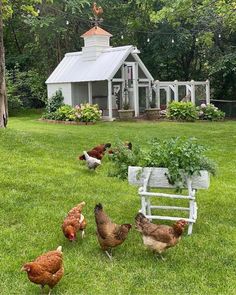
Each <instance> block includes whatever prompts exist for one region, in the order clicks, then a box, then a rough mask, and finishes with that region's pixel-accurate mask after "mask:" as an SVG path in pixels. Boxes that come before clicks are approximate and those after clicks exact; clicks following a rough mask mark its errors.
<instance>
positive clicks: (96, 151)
mask: <svg viewBox="0 0 236 295" xmlns="http://www.w3.org/2000/svg"><path fill="white" fill-rule="evenodd" d="M110 147H111V144H110V143H105V144H100V145H98V146H95V147H94V148H93V149H91V150H90V151H87V153H88V155H89V156H90V157H93V158H96V159H98V160H101V159H102V158H103V156H104V153H105V152H106V149H107V148H110ZM79 159H80V160H85V155H81V156H79Z"/></svg>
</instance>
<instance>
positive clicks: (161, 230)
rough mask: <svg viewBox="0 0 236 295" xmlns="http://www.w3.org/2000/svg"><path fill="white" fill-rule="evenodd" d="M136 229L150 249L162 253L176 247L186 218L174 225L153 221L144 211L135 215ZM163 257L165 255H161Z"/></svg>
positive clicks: (185, 223)
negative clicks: (159, 223)
mask: <svg viewBox="0 0 236 295" xmlns="http://www.w3.org/2000/svg"><path fill="white" fill-rule="evenodd" d="M135 223H136V229H137V230H138V231H139V232H140V233H141V234H142V237H143V243H144V245H145V246H147V247H148V248H149V249H151V250H153V251H155V252H157V253H159V254H160V256H161V253H162V252H164V251H165V250H166V249H168V248H170V247H174V246H175V245H176V244H177V243H178V242H179V241H180V239H181V235H182V234H183V232H184V228H185V226H186V225H187V224H188V223H187V222H186V221H185V220H178V221H177V222H176V223H174V224H173V225H172V226H168V225H158V224H154V223H151V222H150V221H149V220H148V219H147V218H146V217H145V216H144V215H143V214H142V213H138V214H137V216H136V217H135ZM161 258H162V259H163V257H162V256H161Z"/></svg>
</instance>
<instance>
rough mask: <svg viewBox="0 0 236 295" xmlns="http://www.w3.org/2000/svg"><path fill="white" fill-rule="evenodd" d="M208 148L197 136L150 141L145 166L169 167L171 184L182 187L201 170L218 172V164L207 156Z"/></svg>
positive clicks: (212, 172)
mask: <svg viewBox="0 0 236 295" xmlns="http://www.w3.org/2000/svg"><path fill="white" fill-rule="evenodd" d="M205 152H206V148H205V147H203V146H202V145H200V144H198V143H197V140H196V139H195V138H190V139H187V140H185V139H183V138H179V137H177V138H171V139H169V140H164V141H160V140H158V139H154V140H152V141H151V142H150V146H149V150H148V151H147V152H146V154H145V157H144V163H143V164H144V166H147V167H165V168H168V170H169V173H168V175H167V177H168V180H169V182H170V183H171V184H175V185H176V186H177V187H181V186H182V185H183V184H185V179H186V176H187V177H191V176H192V175H198V174H199V172H200V170H207V171H209V172H210V173H211V174H213V175H214V174H215V173H216V165H215V163H214V162H213V161H211V160H209V159H208V158H207V157H206V156H205Z"/></svg>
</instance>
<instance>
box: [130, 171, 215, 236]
mask: <svg viewBox="0 0 236 295" xmlns="http://www.w3.org/2000/svg"><path fill="white" fill-rule="evenodd" d="M167 174H168V169H166V168H155V167H153V168H149V167H145V168H142V167H134V166H129V171H128V181H129V183H130V184H133V185H138V186H140V187H139V189H138V194H139V196H140V197H141V209H140V212H142V213H143V214H144V215H145V216H146V217H147V218H148V219H150V220H152V219H160V220H173V221H176V220H179V219H184V220H186V221H187V222H188V223H189V226H188V234H189V235H191V233H192V229H193V224H194V223H195V222H196V220H197V203H196V197H195V194H196V190H198V189H207V188H208V187H209V184H210V177H209V173H208V172H207V171H205V170H204V171H203V170H202V171H200V175H198V176H193V177H192V178H186V186H185V187H182V188H183V189H187V192H188V194H187V195H182V194H170V193H159V192H150V191H149V189H150V188H165V189H176V186H174V185H171V184H169V182H168V178H167V176H166V175H167ZM154 197H159V198H171V199H182V200H187V201H188V204H189V206H188V207H178V206H161V205H160V206H156V205H152V204H151V199H152V198H154ZM153 209H158V210H179V211H187V212H188V218H186V217H174V216H161V215H154V214H153Z"/></svg>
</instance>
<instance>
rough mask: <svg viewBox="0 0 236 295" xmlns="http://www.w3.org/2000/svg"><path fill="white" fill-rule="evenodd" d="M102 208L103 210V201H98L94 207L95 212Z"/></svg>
mask: <svg viewBox="0 0 236 295" xmlns="http://www.w3.org/2000/svg"><path fill="white" fill-rule="evenodd" d="M101 210H103V206H102V204H101V203H98V204H97V205H96V206H95V208H94V213H98V212H99V211H101Z"/></svg>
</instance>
